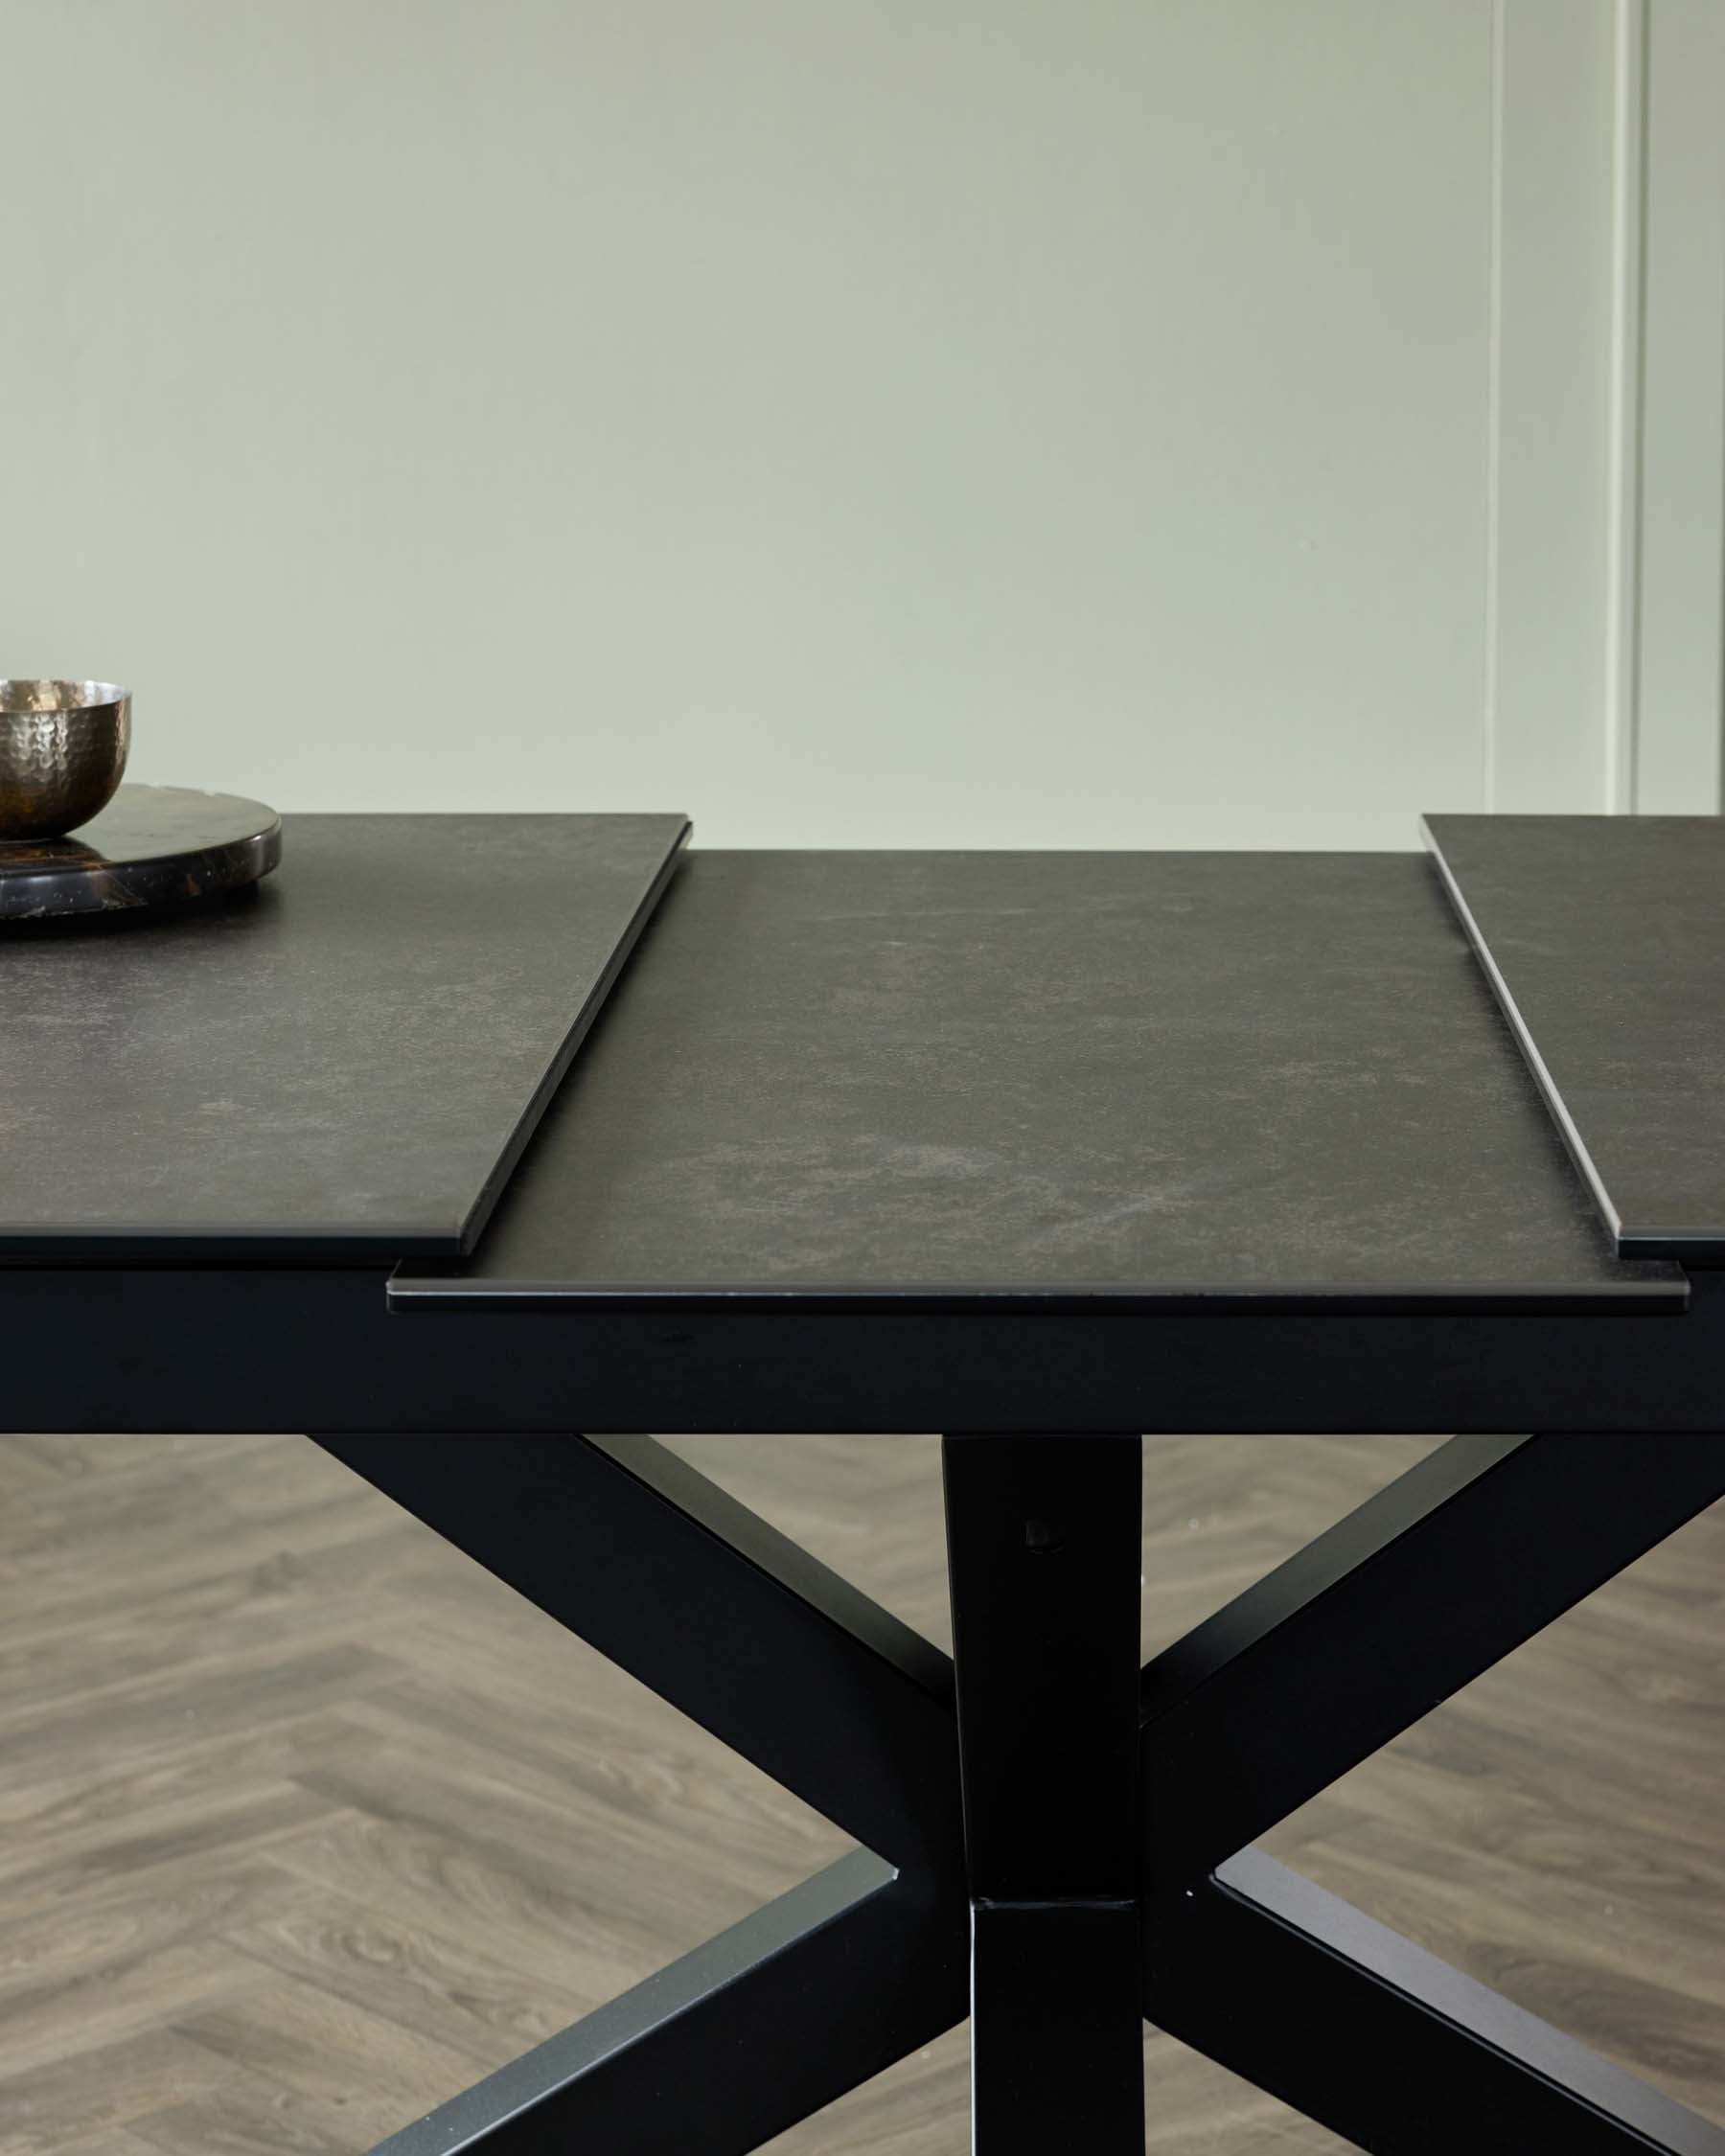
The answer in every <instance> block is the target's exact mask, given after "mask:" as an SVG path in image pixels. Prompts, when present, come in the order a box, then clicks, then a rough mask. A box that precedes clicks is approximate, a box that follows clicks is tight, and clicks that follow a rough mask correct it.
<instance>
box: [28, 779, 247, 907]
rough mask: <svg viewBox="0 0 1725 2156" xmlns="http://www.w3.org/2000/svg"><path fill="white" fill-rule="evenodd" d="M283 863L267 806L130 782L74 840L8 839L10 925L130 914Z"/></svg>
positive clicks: (232, 887) (233, 883)
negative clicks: (67, 917) (69, 916)
mask: <svg viewBox="0 0 1725 2156" xmlns="http://www.w3.org/2000/svg"><path fill="white" fill-rule="evenodd" d="M281 858H282V819H281V817H280V816H278V815H277V814H276V813H275V811H274V810H273V809H270V808H265V805H264V803H263V802H262V801H243V800H242V799H240V797H239V796H238V795H237V794H233V793H199V792H197V791H196V790H195V789H194V788H192V787H189V786H123V787H122V788H121V789H120V791H119V792H118V793H116V794H115V796H114V798H113V799H112V800H111V801H110V802H109V803H108V805H107V807H106V808H105V809H104V810H103V812H102V814H100V815H99V816H93V817H92V818H91V819H90V821H89V822H88V823H86V824H85V825H83V827H82V828H81V830H78V831H75V832H73V833H72V834H71V836H70V837H65V838H34V839H32V838H11V839H8V838H0V921H27V920H43V919H46V918H48V917H49V916H51V915H56V914H66V913H122V912H127V911H129V910H131V909H133V908H135V907H138V906H180V905H183V904H184V903H185V902H186V901H187V900H188V899H200V898H211V897H213V896H215V894H216V893H217V892H219V891H236V890H239V889H240V888H242V885H244V884H247V883H256V882H257V881H258V878H259V877H260V876H267V875H268V874H269V872H270V870H271V869H272V868H273V867H274V866H275V864H276V863H277V861H279V860H281Z"/></svg>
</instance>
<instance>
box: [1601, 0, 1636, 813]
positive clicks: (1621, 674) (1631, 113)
mask: <svg viewBox="0 0 1725 2156" xmlns="http://www.w3.org/2000/svg"><path fill="white" fill-rule="evenodd" d="M1614 30H1615V38H1614V46H1613V80H1612V121H1611V322H1610V332H1609V338H1610V342H1609V351H1610V367H1611V375H1610V387H1609V391H1608V398H1609V410H1608V414H1607V418H1606V429H1607V437H1606V439H1607V456H1608V459H1609V463H1608V467H1607V480H1606V505H1605V547H1606V559H1605V653H1604V665H1605V710H1604V751H1605V756H1604V762H1605V768H1604V773H1603V786H1604V803H1605V807H1606V808H1607V809H1608V810H1611V811H1613V812H1614V813H1622V812H1625V811H1628V810H1632V809H1633V808H1634V807H1635V795H1636V777H1637V763H1638V757H1637V720H1638V713H1639V692H1640V685H1641V684H1640V671H1639V669H1640V654H1641V639H1640V626H1641V566H1642V554H1641V517H1642V412H1643V403H1642V346H1643V334H1644V322H1645V305H1646V286H1645V279H1644V276H1643V262H1644V252H1645V250H1644V236H1645V221H1646V199H1647V186H1646V178H1647V156H1646V151H1647V0H1616V21H1615V24H1614Z"/></svg>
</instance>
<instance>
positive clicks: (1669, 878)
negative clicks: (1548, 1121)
mask: <svg viewBox="0 0 1725 2156" xmlns="http://www.w3.org/2000/svg"><path fill="white" fill-rule="evenodd" d="M1426 833H1427V838H1428V842H1429V844H1430V845H1431V847H1432V850H1433V853H1434V855H1435V856H1436V858H1437V860H1438V865H1439V868H1440V870H1441V872H1442V874H1443V875H1444V877H1445V879H1446V881H1447V884H1448V888H1449V890H1450V892H1451V895H1452V898H1453V900H1454V903H1455V905H1456V906H1457V909H1458V912H1459V914H1460V917H1461V920H1462V922H1463V925H1464V926H1465V928H1466V929H1467V930H1468V932H1469V934H1470V936H1471V937H1472V938H1473V941H1474V944H1475V947H1476V949H1477V951H1478V952H1479V956H1480V959H1481V962H1482V964H1483V965H1484V969H1485V972H1486V974H1487V976H1488V978H1489V979H1490V980H1491V982H1492V984H1493V987H1494V989H1495V990H1496V993H1497V995H1498V998H1499V1000H1500V1002H1501V1003H1502V1004H1503V1006H1504V1009H1505V1012H1506V1015H1507V1018H1508V1021H1509V1022H1510V1024H1511V1026H1512V1027H1513V1028H1514V1031H1515V1033H1516V1036H1517V1039H1518V1040H1519V1042H1520V1044H1521V1046H1522V1049H1523V1052H1524V1053H1525V1054H1526V1056H1527V1057H1528V1060H1529V1064H1530V1067H1531V1069H1532V1070H1533V1072H1534V1074H1535V1076H1536V1077H1537V1079H1538V1081H1539V1083H1540V1085H1541V1087H1542V1089H1543V1090H1544V1093H1545V1096H1546V1100H1547V1104H1548V1106H1549V1107H1550V1109H1551V1112H1552V1113H1553V1117H1554V1118H1555V1119H1556V1121H1557V1123H1558V1125H1559V1127H1560V1128H1561V1129H1562V1131H1563V1132H1564V1134H1565V1136H1566V1137H1567V1139H1568V1142H1569V1145H1570V1149H1571V1152H1572V1153H1573V1154H1574V1156H1575V1159H1576V1166H1577V1168H1578V1169H1579V1171H1580V1173H1581V1174H1582V1176H1583V1177H1584V1178H1585V1179H1586V1181H1588V1183H1589V1185H1590V1186H1591V1188H1592V1190H1593V1192H1594V1195H1595V1197H1596V1199H1597V1201H1598V1204H1599V1211H1600V1214H1601V1216H1602V1218H1603V1219H1604V1221H1605V1223H1606V1225H1607V1227H1609V1228H1610V1230H1611V1232H1612V1233H1613V1234H1614V1235H1615V1236H1616V1238H1617V1245H1618V1249H1619V1250H1620V1251H1622V1254H1623V1255H1625V1256H1643V1257H1649V1256H1667V1257H1677V1258H1681V1259H1683V1261H1684V1262H1685V1263H1686V1264H1689V1265H1707V1266H1717V1265H1725V819H1722V818H1720V817H1718V816H1518V815H1501V816H1428V817H1427V818H1426Z"/></svg>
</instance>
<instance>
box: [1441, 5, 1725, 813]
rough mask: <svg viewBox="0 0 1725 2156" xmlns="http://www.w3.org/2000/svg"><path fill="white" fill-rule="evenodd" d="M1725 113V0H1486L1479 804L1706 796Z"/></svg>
mask: <svg viewBox="0 0 1725 2156" xmlns="http://www.w3.org/2000/svg"><path fill="white" fill-rule="evenodd" d="M1721 111H1725V6H1722V5H1721V0H1495V5H1494V8H1493V50H1492V172H1493V184H1492V233H1491V248H1490V263H1491V267H1490V276H1491V338H1490V378H1489V390H1488V393H1489V401H1490V426H1489V442H1490V449H1489V461H1488V470H1487V543H1486V557H1487V590H1486V595H1485V608H1486V647H1487V651H1486V681H1485V729H1484V733H1485V757H1484V774H1483V782H1484V783H1483V791H1484V800H1485V805H1486V806H1487V807H1488V808H1496V809H1546V810H1556V809H1568V810H1607V811H1627V810H1643V811H1662V810H1668V811H1714V810H1717V809H1718V808H1719V806H1720V768H1721V753H1720V751H1721V732H1722V728H1725V127H1722V126H1721V125H1720V119H1719V115H1720V113H1721Z"/></svg>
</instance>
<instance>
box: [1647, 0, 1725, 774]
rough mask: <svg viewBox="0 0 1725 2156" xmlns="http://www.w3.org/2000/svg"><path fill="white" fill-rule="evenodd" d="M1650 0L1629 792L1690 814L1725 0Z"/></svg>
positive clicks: (1703, 707) (1721, 453)
mask: <svg viewBox="0 0 1725 2156" xmlns="http://www.w3.org/2000/svg"><path fill="white" fill-rule="evenodd" d="M1644 5H1645V7H1646V11H1647V25H1646V42H1645V116H1646V118H1645V154H1644V211H1643V235H1642V264H1641V276H1640V284H1641V303H1642V323H1641V345H1642V351H1641V441H1640V459H1639V461H1640V473H1639V503H1638V510H1639V530H1638V538H1637V545H1638V553H1639V568H1638V575H1637V580H1636V593H1635V596H1636V612H1635V623H1634V627H1635V637H1636V654H1635V656H1636V664H1635V686H1634V698H1635V725H1634V749H1635V767H1634V784H1633V795H1632V805H1633V806H1634V807H1635V808H1637V809H1639V810H1642V811H1644V812H1652V813H1658V812H1670V813H1685V812H1687V813H1693V812H1697V811H1702V812H1705V811H1716V810H1717V809H1718V808H1719V806H1720V798H1721V796H1720V762H1721V734H1722V732H1725V126H1721V124H1720V114H1721V112H1725V6H1721V4H1720V0H1644Z"/></svg>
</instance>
